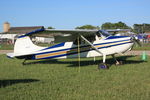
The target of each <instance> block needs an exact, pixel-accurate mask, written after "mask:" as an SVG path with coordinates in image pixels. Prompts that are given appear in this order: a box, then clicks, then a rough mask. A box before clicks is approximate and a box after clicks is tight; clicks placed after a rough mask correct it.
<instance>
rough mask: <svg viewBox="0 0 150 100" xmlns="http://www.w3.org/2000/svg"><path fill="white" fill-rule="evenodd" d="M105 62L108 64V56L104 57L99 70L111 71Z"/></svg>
mask: <svg viewBox="0 0 150 100" xmlns="http://www.w3.org/2000/svg"><path fill="white" fill-rule="evenodd" d="M105 62H106V55H103V63H102V64H99V65H98V69H109V66H108V65H107V64H106V63H105Z"/></svg>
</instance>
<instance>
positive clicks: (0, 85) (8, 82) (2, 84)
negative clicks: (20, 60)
mask: <svg viewBox="0 0 150 100" xmlns="http://www.w3.org/2000/svg"><path fill="white" fill-rule="evenodd" d="M37 81H39V80H37V79H14V80H0V88H3V87H6V86H10V85H13V84H17V83H31V82H37Z"/></svg>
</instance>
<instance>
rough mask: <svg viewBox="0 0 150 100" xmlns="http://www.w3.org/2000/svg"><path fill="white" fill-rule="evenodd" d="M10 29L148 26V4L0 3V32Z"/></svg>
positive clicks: (133, 0)
mask: <svg viewBox="0 0 150 100" xmlns="http://www.w3.org/2000/svg"><path fill="white" fill-rule="evenodd" d="M6 21H8V22H9V23H10V24H11V27H19V26H45V27H48V26H52V27H54V28H56V29H73V28H75V27H76V26H81V25H85V24H91V25H95V26H100V25H102V24H103V23H105V22H112V23H115V22H118V21H122V22H125V23H126V24H127V25H129V26H132V25H133V24H135V23H138V24H142V23H150V0H0V32H2V31H3V28H2V27H3V23H4V22H6Z"/></svg>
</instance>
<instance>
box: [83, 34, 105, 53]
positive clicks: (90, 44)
mask: <svg viewBox="0 0 150 100" xmlns="http://www.w3.org/2000/svg"><path fill="white" fill-rule="evenodd" d="M80 36H81V38H82V39H83V40H85V41H86V42H87V43H88V44H89V45H91V46H92V48H94V49H95V50H96V51H97V52H98V53H100V54H102V55H104V54H103V53H102V52H101V51H99V50H98V48H96V47H95V46H94V45H93V44H92V43H91V42H90V41H88V40H87V39H86V38H85V37H84V36H82V35H80Z"/></svg>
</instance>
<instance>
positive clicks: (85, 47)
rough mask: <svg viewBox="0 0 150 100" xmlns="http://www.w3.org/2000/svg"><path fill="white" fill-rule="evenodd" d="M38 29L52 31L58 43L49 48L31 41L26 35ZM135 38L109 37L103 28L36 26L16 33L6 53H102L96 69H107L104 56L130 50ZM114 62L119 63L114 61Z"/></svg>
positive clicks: (27, 57)
mask: <svg viewBox="0 0 150 100" xmlns="http://www.w3.org/2000/svg"><path fill="white" fill-rule="evenodd" d="M41 31H49V33H53V34H55V35H54V37H55V41H57V42H59V44H56V45H54V46H50V47H40V46H37V45H35V44H33V42H32V41H31V39H30V37H29V36H31V35H34V34H35V33H38V32H41ZM56 34H57V35H56ZM135 41H136V42H137V39H136V38H135V37H129V36H112V35H110V34H109V33H108V32H107V31H105V30H78V29H76V30H55V29H38V30H35V31H33V32H30V33H27V34H25V35H22V36H19V37H18V39H17V40H16V42H15V45H14V53H8V54H7V56H8V57H11V58H13V57H15V58H18V59H25V60H36V59H63V58H75V57H96V56H102V57H103V63H101V64H100V65H99V68H108V66H107V65H106V56H107V55H112V57H113V58H114V59H115V56H114V55H115V54H122V53H125V52H127V51H129V50H131V48H132V46H133V44H134V42H135ZM115 60H116V59H115ZM116 63H117V64H119V62H118V61H117V60H116Z"/></svg>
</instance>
